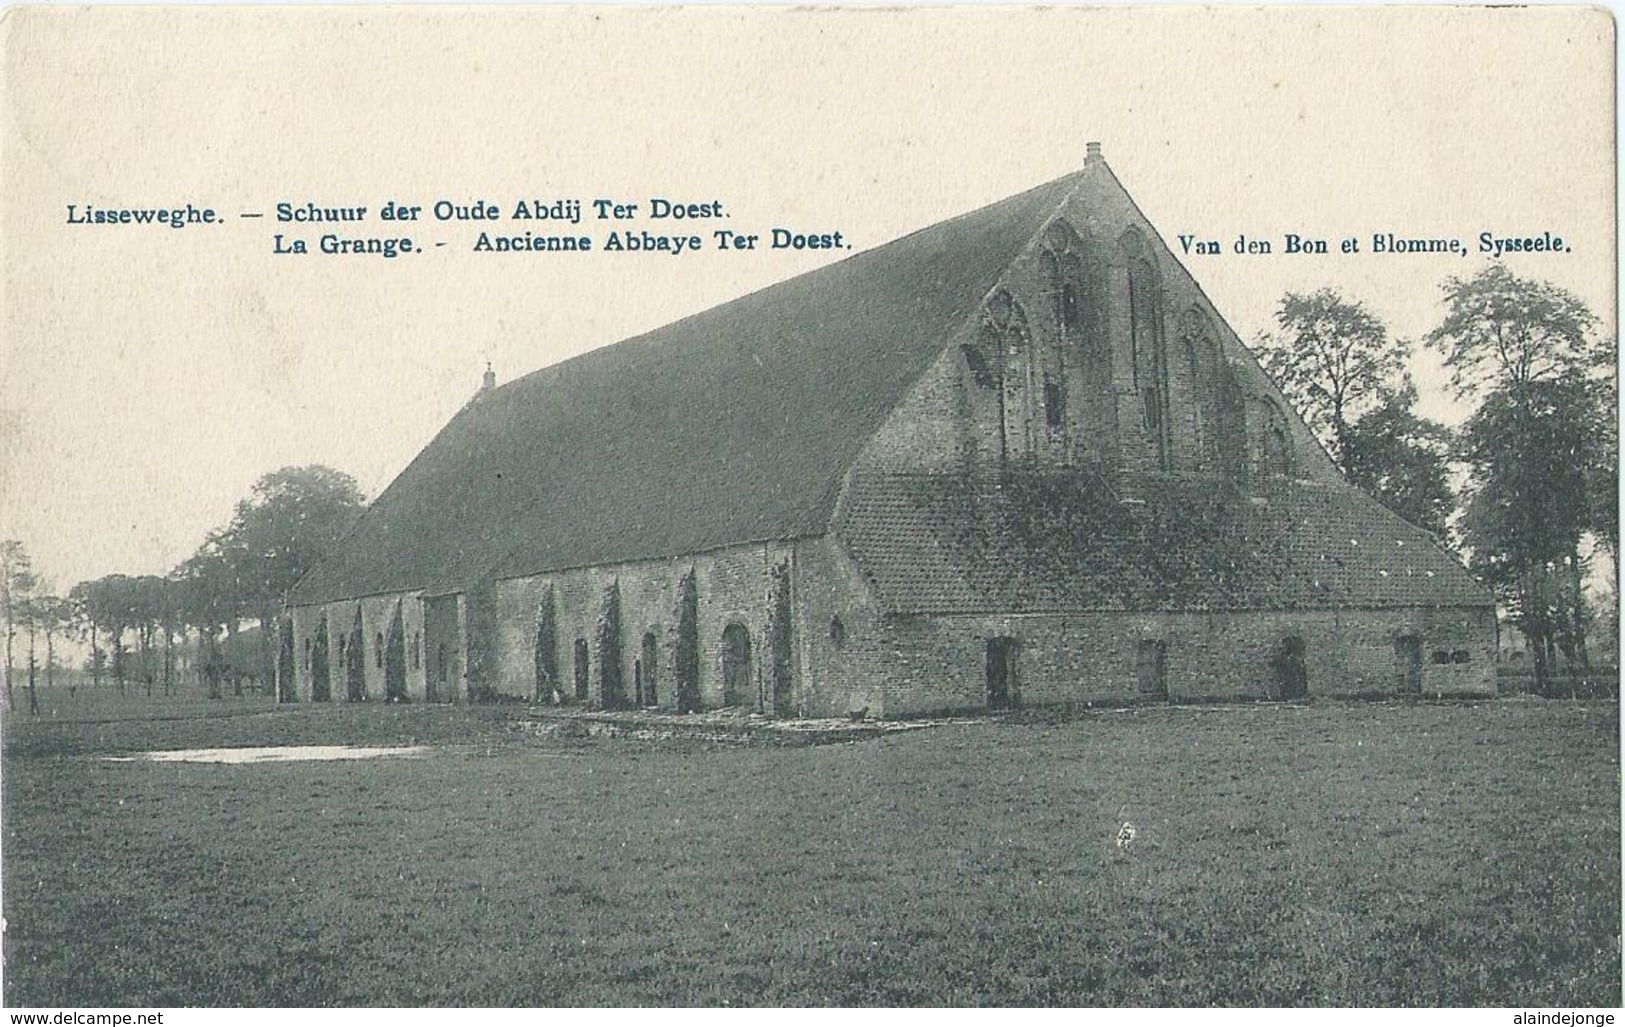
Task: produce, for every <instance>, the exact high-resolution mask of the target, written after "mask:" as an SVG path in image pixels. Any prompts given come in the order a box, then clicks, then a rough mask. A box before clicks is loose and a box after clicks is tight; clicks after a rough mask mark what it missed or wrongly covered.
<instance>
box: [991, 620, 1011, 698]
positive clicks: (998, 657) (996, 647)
mask: <svg viewBox="0 0 1625 1027" xmlns="http://www.w3.org/2000/svg"><path fill="white" fill-rule="evenodd" d="M1015 705H1016V640H1015V639H1013V638H1009V637H1006V636H1002V635H1001V636H999V637H997V638H990V639H988V640H987V708H988V709H990V710H1008V709H1012V708H1013V707H1014V706H1015Z"/></svg>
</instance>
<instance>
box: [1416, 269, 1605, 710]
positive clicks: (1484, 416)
mask: <svg viewBox="0 0 1625 1027" xmlns="http://www.w3.org/2000/svg"><path fill="white" fill-rule="evenodd" d="M1444 294H1445V303H1446V314H1445V318H1444V320H1443V322H1442V323H1441V324H1440V325H1439V327H1438V328H1436V329H1434V331H1433V332H1432V333H1430V334H1429V336H1428V344H1429V345H1430V346H1432V347H1434V348H1435V349H1437V350H1438V351H1439V352H1440V353H1441V354H1442V355H1443V357H1444V361H1445V364H1446V366H1447V367H1448V368H1449V369H1450V373H1451V383H1452V386H1453V388H1454V389H1455V392H1456V394H1457V395H1458V396H1459V397H1462V398H1476V399H1478V400H1479V405H1478V409H1477V410H1476V411H1475V413H1474V414H1473V415H1472V417H1471V418H1470V419H1469V420H1468V423H1467V425H1466V427H1465V430H1464V432H1463V442H1464V445H1463V455H1464V456H1465V458H1466V459H1467V461H1468V462H1469V464H1470V465H1471V468H1472V486H1471V489H1472V494H1471V498H1470V500H1469V502H1468V506H1467V512H1466V514H1465V516H1464V517H1463V521H1462V528H1463V535H1464V539H1465V541H1466V542H1467V544H1468V545H1469V546H1470V547H1471V548H1472V562H1473V564H1474V565H1475V567H1477V568H1478V569H1479V570H1480V571H1481V572H1482V573H1483V574H1484V575H1485V577H1486V580H1487V581H1489V583H1490V584H1491V586H1492V587H1494V588H1495V589H1496V591H1497V593H1498V594H1499V596H1500V598H1501V600H1502V602H1503V604H1504V605H1505V606H1506V608H1507V609H1508V611H1509V612H1510V613H1511V615H1512V617H1513V620H1514V623H1515V624H1516V625H1517V626H1518V627H1519V628H1520V629H1521V630H1522V631H1523V633H1524V635H1525V637H1527V638H1528V640H1529V645H1530V649H1531V651H1532V653H1533V655H1534V669H1535V680H1536V688H1537V689H1540V690H1545V689H1546V688H1547V687H1548V676H1549V665H1550V663H1551V661H1552V658H1553V657H1554V655H1555V652H1556V649H1557V648H1558V647H1559V646H1561V648H1562V649H1563V650H1564V652H1565V653H1566V655H1568V656H1569V657H1570V658H1571V659H1572V660H1575V661H1577V662H1578V663H1580V664H1581V665H1584V664H1585V663H1586V662H1587V656H1586V649H1585V633H1586V627H1587V621H1588V619H1589V614H1588V611H1587V610H1586V606H1585V597H1584V592H1583V589H1582V583H1583V580H1584V574H1585V563H1584V560H1583V559H1582V555H1581V539H1582V537H1583V536H1584V535H1585V534H1586V533H1587V532H1589V531H1591V530H1593V528H1594V527H1595V526H1596V524H1597V522H1598V521H1599V520H1600V519H1602V516H1599V509H1598V508H1599V506H1600V503H1599V499H1600V497H1599V492H1600V485H1601V483H1602V482H1603V481H1606V479H1607V478H1608V476H1609V475H1610V474H1617V471H1611V470H1609V461H1610V460H1611V459H1612V456H1611V452H1612V451H1613V447H1612V446H1611V444H1610V442H1609V436H1610V435H1611V434H1612V433H1613V429H1612V426H1611V423H1610V422H1609V420H1608V415H1607V414H1606V413H1605V412H1604V406H1605V405H1606V406H1609V407H1611V406H1612V400H1611V389H1612V384H1611V382H1610V380H1609V372H1608V371H1606V370H1605V369H1606V368H1608V367H1609V366H1610V365H1609V357H1610V347H1608V346H1606V345H1603V344H1599V343H1598V342H1597V341H1596V340H1594V339H1593V337H1592V329H1593V327H1594V326H1595V324H1596V318H1595V316H1594V315H1593V314H1592V313H1591V311H1590V310H1589V309H1588V308H1587V307H1586V305H1585V304H1584V303H1583V302H1582V301H1581V300H1580V299H1578V298H1577V297H1575V296H1574V295H1572V294H1571V293H1569V292H1567V291H1565V290H1563V289H1560V288H1558V287H1557V286H1554V285H1551V284H1550V283H1547V282H1541V281H1534V280H1529V279H1523V278H1519V277H1518V276H1517V275H1514V274H1513V273H1512V272H1511V271H1509V270H1507V268H1506V267H1505V266H1504V265H1501V264H1492V265H1490V266H1489V267H1487V268H1485V269H1484V270H1483V271H1481V272H1479V273H1478V274H1476V275H1473V276H1472V277H1470V278H1451V279H1449V280H1447V281H1446V282H1445V284H1444ZM1603 516H1606V515H1603ZM1614 530H1615V532H1616V533H1617V529H1614ZM1604 537H1605V538H1606V534H1605V536H1604Z"/></svg>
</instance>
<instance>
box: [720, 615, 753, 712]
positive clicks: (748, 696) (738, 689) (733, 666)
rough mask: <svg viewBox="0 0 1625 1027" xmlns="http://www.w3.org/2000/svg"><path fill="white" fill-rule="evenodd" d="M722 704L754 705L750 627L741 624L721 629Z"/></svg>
mask: <svg viewBox="0 0 1625 1027" xmlns="http://www.w3.org/2000/svg"><path fill="white" fill-rule="evenodd" d="M722 705H724V706H754V705H756V690H755V689H754V688H752V687H751V673H750V629H748V628H746V627H745V626H744V625H743V624H730V625H728V626H727V627H726V628H723V629H722Z"/></svg>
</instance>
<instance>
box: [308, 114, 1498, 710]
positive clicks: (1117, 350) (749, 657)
mask: <svg viewBox="0 0 1625 1027" xmlns="http://www.w3.org/2000/svg"><path fill="white" fill-rule="evenodd" d="M281 632H282V659H281V674H280V676H281V677H282V679H283V682H282V684H283V688H282V690H283V694H284V695H285V696H286V697H288V698H297V699H300V700H311V699H316V700H344V699H351V700H359V699H373V700H379V699H385V698H399V699H412V700H424V699H428V700H440V701H446V700H454V699H465V698H479V697H485V696H491V695H511V696H519V697H526V698H532V699H539V700H542V701H564V702H582V703H591V704H596V705H601V706H605V707H615V706H632V705H639V706H658V707H661V708H664V709H678V710H690V709H712V708H717V707H740V708H750V709H758V710H762V711H764V712H767V713H771V714H775V715H780V716H845V715H847V714H849V713H852V712H855V711H867V712H868V714H869V715H870V716H885V717H893V716H906V715H910V714H923V713H928V712H933V711H944V710H956V709H975V708H987V707H993V708H998V707H1005V706H1011V705H1020V704H1040V703H1084V702H1096V703H1098V702H1120V701H1124V700H1131V699H1145V700H1153V701H1163V700H1171V701H1182V700H1196V699H1211V698H1234V697H1258V698H1290V697H1294V696H1297V695H1303V694H1309V695H1322V694H1326V695H1331V694H1344V695H1347V694H1384V693H1407V692H1409V693H1418V694H1430V695H1431V694H1437V693H1464V692H1476V693H1489V692H1493V690H1494V687H1495V686H1494V680H1495V679H1494V652H1495V646H1496V618H1495V608H1494V604H1493V602H1492V600H1491V597H1490V595H1489V594H1488V593H1487V592H1486V591H1485V590H1484V589H1483V588H1481V587H1480V586H1479V585H1478V584H1476V583H1475V582H1474V581H1473V580H1472V579H1471V578H1470V577H1469V576H1468V575H1467V573H1466V572H1465V571H1464V570H1463V569H1462V567H1461V566H1460V565H1459V564H1458V563H1457V562H1456V561H1455V560H1454V559H1453V558H1452V557H1451V556H1450V555H1449V554H1448V553H1447V552H1445V551H1444V550H1443V549H1442V548H1441V547H1440V546H1439V545H1438V544H1437V543H1436V542H1435V540H1434V539H1433V538H1432V537H1431V536H1429V535H1428V534H1427V533H1425V532H1423V531H1421V530H1419V529H1417V528H1415V527H1413V526H1411V525H1409V524H1407V523H1405V522H1404V521H1402V520H1401V519H1399V518H1398V517H1396V516H1394V515H1393V514H1391V513H1389V512H1387V511H1386V510H1385V509H1383V508H1382V507H1380V506H1379V505H1378V504H1377V503H1375V502H1374V501H1373V500H1371V499H1370V498H1368V497H1367V496H1366V495H1364V494H1363V493H1361V492H1360V491H1358V490H1357V489H1355V488H1353V487H1351V486H1350V485H1348V484H1346V483H1345V482H1344V481H1343V480H1342V478H1341V477H1340V475H1339V473H1338V472H1337V470H1336V469H1335V467H1334V466H1333V465H1332V463H1331V461H1330V460H1329V459H1328V457H1327V456H1326V454H1325V452H1324V451H1323V450H1322V449H1321V447H1320V446H1319V445H1318V444H1317V443H1316V441H1315V439H1314V438H1313V436H1312V435H1311V434H1310V433H1309V431H1308V429H1307V428H1306V427H1305V426H1304V424H1303V422H1302V421H1301V420H1300V419H1299V418H1298V417H1297V415H1296V414H1295V413H1294V412H1293V410H1292V409H1291V408H1290V406H1289V405H1288V404H1287V403H1286V402H1285V401H1284V399H1283V398H1282V395H1281V393H1280V392H1279V391H1278V390H1277V389H1276V387H1275V386H1274V385H1273V384H1272V383H1271V382H1270V381H1269V379H1268V378H1267V377H1266V376H1265V375H1264V374H1263V372H1262V371H1261V370H1260V368H1259V366H1258V365H1257V363H1256V362H1255V361H1254V360H1253V358H1252V357H1251V355H1249V353H1248V352H1247V351H1246V349H1244V348H1243V346H1242V345H1241V342H1240V340H1239V339H1238V338H1237V337H1236V335H1235V334H1234V333H1233V332H1232V331H1231V330H1230V328H1229V327H1228V326H1227V325H1226V324H1225V322H1224V320H1223V318H1221V317H1220V316H1219V314H1218V312H1217V311H1216V310H1215V309H1214V308H1213V306H1212V304H1210V303H1209V302H1208V300H1207V298H1206V297H1205V296H1204V295H1203V294H1202V291H1201V290H1200V289H1199V288H1198V287H1197V285H1196V283H1195V282H1194V281H1193V280H1192V279H1191V277H1190V276H1189V274H1188V273H1187V272H1186V271H1185V269H1184V268H1183V267H1182V266H1181V265H1180V264H1179V262H1178V260H1177V259H1175V257H1174V255H1173V253H1172V252H1171V251H1170V250H1169V249H1168V247H1167V246H1166V245H1164V243H1163V241H1162V240H1161V239H1160V238H1159V237H1158V235H1157V233H1156V231H1155V230H1154V229H1153V228H1152V227H1151V225H1149V224H1148V223H1147V222H1146V220H1145V218H1144V217H1143V216H1142V215H1141V213H1140V211H1139V210H1138V209H1137V208H1136V207H1135V205H1134V203H1133V201H1132V200H1131V199H1130V198H1129V196H1128V194H1127V193H1126V192H1125V191H1124V189H1123V188H1122V186H1121V185H1120V184H1119V183H1118V181H1117V179H1116V177H1115V176H1114V175H1113V174H1112V172H1111V170H1110V169H1109V168H1108V167H1107V165H1106V164H1105V162H1104V161H1103V160H1102V159H1101V158H1100V154H1099V150H1098V147H1096V146H1094V145H1091V147H1090V151H1089V156H1088V158H1087V160H1086V161H1085V164H1084V166H1083V167H1082V168H1081V169H1080V170H1078V171H1077V172H1075V173H1073V174H1070V175H1067V176H1066V177H1064V178H1060V179H1058V180H1056V181H1053V182H1050V183H1048V184H1046V185H1041V186H1039V187H1037V188H1035V189H1032V190H1029V191H1027V192H1024V193H1021V194H1020V195H1017V196H1013V197H1010V198H1009V199H1006V200H1003V201H1001V202H998V203H995V204H993V205H991V206H989V207H985V208H983V209H981V210H977V211H974V212H972V213H970V214H966V215H963V216H961V217H957V218H954V219H952V220H949V221H945V222H943V223H941V224H937V225H933V226H931V227H929V228H926V229H923V230H921V231H918V232H915V233H914V234H912V235H909V236H906V237H904V238H901V239H898V240H896V241H894V242H891V243H889V244H887V245H884V246H880V247H878V248H876V249H872V250H869V251H866V252H863V253H859V254H857V255H855V256H852V257H849V258H847V259H845V260H842V261H840V262H838V263H835V264H831V265H829V266H827V267H823V268H820V269H818V270H816V271H813V272H810V273H808V274H804V275H801V276H799V277H797V278H793V279H791V280H789V281H785V282H782V283H780V284H778V285H774V286H772V287H770V288H767V289H763V290H761V291H760V292H756V293H753V294H751V295H748V296H745V297H742V298H740V299H737V300H734V301H732V302H729V303H725V304H723V305H721V306H719V307H716V308H714V309H712V310H708V311H705V312H704V313H701V314H696V315H694V316H693V317H689V318H686V319H684V320H682V321H679V322H677V323H675V324H671V325H668V326H666V327H664V328H660V329H658V330H656V331H653V332H650V333H648V334H647V335H643V336H640V337H637V338H634V339H629V340H627V341H625V342H622V343H619V344H617V345H613V346H608V347H605V348H603V349H599V350H596V351H593V352H590V353H585V354H583V355H581V356H578V357H575V358H573V359H570V360H566V361H564V362H563V363H560V364H557V365H555V366H552V367H547V368H544V369H542V370H540V371H536V372H534V373H532V374H529V375H526V376H525V377H523V378H520V379H518V380H517V381H513V382H511V383H508V384H506V385H503V386H501V387H500V388H495V387H492V384H491V381H490V378H489V376H488V377H487V383H486V387H485V389H483V390H482V391H481V392H480V393H479V394H478V395H477V396H476V398H475V399H474V400H472V401H471V402H470V403H469V404H468V406H467V407H466V408H465V409H464V410H462V412H460V413H459V414H457V416H456V417H454V418H453V419H452V421H451V422H450V423H449V424H448V425H446V427H445V428H444V429H443V430H442V431H441V432H440V434H439V435H438V436H437V437H436V438H435V439H434V441H433V442H431V443H430V444H429V446H428V447H427V448H426V449H425V450H424V451H423V452H422V453H421V454H419V456H418V457H417V459H416V460H414V461H413V462H412V463H411V465H410V466H408V467H407V468H406V470H405V471H403V472H402V473H401V475H400V476H399V477H398V478H397V479H396V480H395V481H394V483H393V484H391V485H390V486H389V487H388V488H387V489H386V490H385V491H384V492H383V494H382V495H380V496H379V497H378V499H377V500H376V501H375V502H374V503H373V504H372V506H371V508H370V509H369V510H368V511H367V512H366V514H365V515H364V516H363V517H362V518H361V519H360V521H359V522H358V524H357V525H356V527H355V529H354V531H353V532H352V533H351V534H350V535H349V537H348V538H347V539H346V540H345V541H344V543H343V544H342V546H341V547H340V549H339V551H338V552H337V553H336V554H335V555H334V556H333V557H332V558H331V559H329V560H328V561H327V562H325V563H324V564H322V565H321V566H319V567H317V568H316V569H315V570H314V571H313V572H312V573H310V574H309V575H308V576H307V577H306V578H305V579H304V580H303V581H302V582H300V584H299V585H298V587H297V588H296V589H295V590H294V591H293V593H292V594H291V596H290V597H289V601H288V613H287V616H286V618H285V620H284V622H283V624H282V625H281Z"/></svg>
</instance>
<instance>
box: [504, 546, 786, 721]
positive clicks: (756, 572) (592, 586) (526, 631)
mask: <svg viewBox="0 0 1625 1027" xmlns="http://www.w3.org/2000/svg"><path fill="white" fill-rule="evenodd" d="M792 559H793V547H791V546H790V545H787V544H777V543H770V544H753V545H745V546H736V547H732V548H729V549H723V550H717V551H714V552H710V553H701V554H698V555H696V556H692V557H687V558H683V559H676V560H651V561H641V562H637V563H626V564H614V565H609V566H604V567H590V568H583V569H579V570H570V571H561V572H556V573H551V574H543V575H537V576H534V577H527V578H511V579H506V580H501V581H497V582H496V583H495V584H494V586H493V588H492V609H493V616H492V624H493V625H494V631H493V634H492V641H491V645H490V651H489V660H490V663H489V666H490V676H489V678H488V679H487V680H485V681H484V682H483V684H484V685H485V686H486V687H489V688H490V689H491V690H492V691H494V692H496V693H499V694H503V695H509V696H517V697H523V698H532V697H534V692H535V687H536V670H535V668H536V633H537V632H536V629H537V614H538V611H539V608H540V604H541V601H542V598H543V596H544V595H545V594H546V591H547V589H548V587H549V586H551V587H552V589H553V603H554V617H555V624H556V626H557V636H556V637H557V659H558V667H559V678H560V687H561V689H562V691H563V692H564V693H565V696H566V698H569V699H573V697H574V674H575V648H576V647H575V643H576V640H578V639H580V640H582V641H584V642H585V643H586V646H587V667H588V701H589V702H591V703H593V704H601V703H602V701H603V677H602V674H601V668H600V667H599V662H600V661H599V658H598V655H599V654H598V643H597V626H598V618H599V616H600V615H601V614H602V612H603V609H604V597H605V594H606V591H607V590H608V589H609V587H610V584H611V583H612V582H614V583H617V584H618V587H619V589H620V619H621V639H620V642H621V644H620V653H621V668H622V678H623V682H622V688H623V691H624V693H625V695H626V697H627V699H628V700H629V701H630V700H631V699H632V698H634V690H635V687H636V682H637V680H639V679H641V680H642V681H643V682H644V684H645V698H646V699H647V690H648V682H649V673H650V668H649V667H648V666H647V663H646V661H645V653H644V646H643V637H644V635H645V634H652V635H653V636H654V640H655V646H654V650H655V654H656V658H655V666H654V667H653V689H654V696H655V701H654V702H653V703H648V702H647V701H646V702H645V705H655V706H659V707H661V708H663V709H675V708H676V704H677V668H676V664H675V660H676V649H677V645H676V643H677V636H676V631H677V589H678V582H679V581H680V580H681V578H682V577H683V575H684V574H686V573H688V571H689V570H690V569H693V571H694V575H695V583H696V586H697V592H698V597H699V602H698V607H699V621H698V623H699V643H700V661H699V662H700V683H699V684H700V703H701V706H702V707H703V708H707V709H713V708H717V707H720V706H722V705H723V678H722V662H723V648H724V647H723V631H724V630H725V629H726V628H727V627H728V625H730V624H740V625H742V626H743V627H744V628H745V629H746V630H747V631H748V632H749V638H750V657H751V658H750V668H749V675H750V698H751V704H752V705H754V704H755V702H756V700H757V699H758V697H762V698H763V699H764V700H765V702H764V705H765V707H766V708H768V709H769V710H771V706H772V687H771V676H770V675H771V662H770V654H769V651H768V646H769V641H768V626H769V620H770V617H771V611H770V604H769V591H770V589H771V585H772V582H771V576H772V570H773V567H774V566H775V565H777V564H778V563H780V562H783V561H790V560H792ZM791 576H792V583H793V584H792V589H794V587H795V586H794V582H795V580H796V579H797V578H798V574H797V572H796V571H795V570H794V569H792V575H791ZM792 594H793V593H792ZM798 628H799V625H796V627H795V628H793V629H792V639H793V640H794V639H795V638H796V636H797V634H798V631H797V629H798ZM800 663H801V661H800V660H799V659H798V660H796V661H794V663H793V667H799V665H800ZM793 676H794V677H795V678H796V679H797V680H796V681H795V682H794V683H793V685H792V692H793V693H799V691H800V679H801V676H802V675H801V674H800V673H797V672H794V671H793ZM542 698H543V699H544V700H547V699H550V696H543V697H542ZM780 712H784V713H794V712H796V711H795V710H789V711H780Z"/></svg>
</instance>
